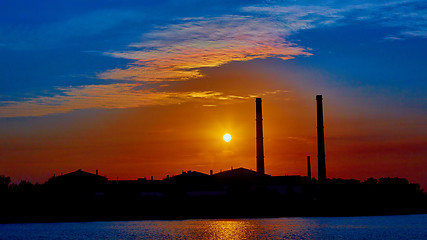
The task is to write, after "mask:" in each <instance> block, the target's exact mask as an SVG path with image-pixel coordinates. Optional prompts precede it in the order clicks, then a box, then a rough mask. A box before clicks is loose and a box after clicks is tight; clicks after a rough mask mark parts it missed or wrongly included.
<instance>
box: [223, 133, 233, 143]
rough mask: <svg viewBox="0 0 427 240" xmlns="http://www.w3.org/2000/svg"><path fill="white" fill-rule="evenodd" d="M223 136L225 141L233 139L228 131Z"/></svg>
mask: <svg viewBox="0 0 427 240" xmlns="http://www.w3.org/2000/svg"><path fill="white" fill-rule="evenodd" d="M222 138H223V139H224V141H226V142H229V141H231V135H230V134H228V133H226V134H224V136H223V137H222Z"/></svg>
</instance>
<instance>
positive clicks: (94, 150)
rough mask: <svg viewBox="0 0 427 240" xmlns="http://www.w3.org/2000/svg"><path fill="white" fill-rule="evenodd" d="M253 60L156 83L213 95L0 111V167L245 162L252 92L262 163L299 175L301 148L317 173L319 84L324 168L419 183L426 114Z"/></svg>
mask: <svg viewBox="0 0 427 240" xmlns="http://www.w3.org/2000/svg"><path fill="white" fill-rule="evenodd" d="M265 61H267V60H265ZM262 63H263V61H258V62H257V63H256V66H257V67H254V66H255V63H253V62H251V61H249V62H244V63H241V62H240V63H232V64H226V65H223V66H220V67H217V68H210V69H202V73H203V74H204V75H205V76H204V77H202V78H198V79H197V80H196V79H193V80H186V81H184V82H172V83H170V84H169V85H168V86H163V87H161V88H163V89H165V91H166V90H167V91H174V92H178V93H179V92H189V91H190V90H191V91H198V92H203V91H211V92H221V93H223V95H221V96H220V97H219V98H218V97H215V98H206V97H204V96H200V97H199V98H198V97H193V100H192V101H184V102H178V103H176V104H166V105H163V104H160V105H153V106H143V107H137V108H128V109H108V110H107V109H98V110H90V109H89V110H76V111H72V112H69V113H64V114H54V115H47V116H40V117H27V118H10V119H1V120H0V121H1V125H0V129H1V132H2V135H1V138H0V164H1V169H2V172H1V174H5V175H7V176H11V177H12V179H13V180H14V181H15V182H16V181H19V180H21V179H27V180H30V181H33V182H36V181H37V182H40V183H42V182H44V181H46V180H47V179H48V178H49V177H50V176H52V175H53V174H54V173H55V174H60V173H61V172H64V173H66V172H70V171H74V170H76V169H79V168H82V169H83V170H85V171H89V172H95V170H96V169H99V172H100V174H101V175H104V176H107V177H108V178H110V179H115V178H116V177H117V176H118V177H119V178H120V179H136V178H139V177H147V178H149V177H150V176H154V178H155V179H162V178H164V177H165V176H166V175H167V174H169V175H175V174H179V173H181V171H182V170H196V171H201V172H204V173H208V172H209V170H211V169H212V170H213V171H214V172H218V171H220V170H226V169H230V168H231V167H234V168H237V167H245V168H249V169H255V160H256V156H255V154H256V151H255V96H259V97H262V98H263V117H264V138H265V140H264V146H265V168H266V173H267V174H272V175H285V174H287V175H306V156H307V155H310V156H312V175H313V176H315V177H317V163H316V161H317V157H316V155H317V150H316V119H315V117H316V109H315V95H316V94H323V96H324V114H325V135H326V165H327V176H328V177H329V178H333V177H335V178H338V177H340V178H356V179H361V180H363V179H366V178H367V177H371V176H372V177H383V176H384V177H405V178H408V179H409V180H410V181H413V182H417V183H421V184H422V185H423V186H424V187H425V186H427V179H426V178H425V175H426V174H425V170H424V169H425V164H426V163H425V156H427V152H426V151H427V150H426V148H425V146H426V143H427V142H426V139H425V138H424V136H423V133H422V132H419V131H418V129H419V127H420V126H421V125H422V124H423V122H424V121H425V120H426V119H423V116H422V115H420V116H419V117H417V115H416V114H417V113H416V112H410V111H409V110H402V109H398V110H399V113H402V111H403V112H405V111H406V112H405V113H407V114H408V115H402V114H399V115H397V114H396V113H395V112H394V110H395V109H393V107H392V106H389V107H384V106H382V105H380V104H378V103H376V102H375V100H376V99H375V97H370V98H369V97H368V98H365V99H360V98H358V97H359V96H358V95H357V93H350V92H346V90H345V89H341V91H337V90H336V89H334V88H328V89H327V88H326V87H323V88H319V87H318V84H319V81H320V82H322V78H324V77H321V78H320V79H316V80H317V82H316V83H315V82H314V81H312V80H310V77H308V78H307V77H306V76H305V79H306V80H305V82H304V81H302V80H301V78H302V75H301V74H300V75H298V73H297V72H289V71H288V70H283V69H282V70H277V68H273V67H271V68H270V67H268V66H271V65H272V64H271V63H269V64H265V65H263V64H262ZM276 64H277V63H276ZM273 65H274V64H273ZM275 69H276V70H275ZM307 79H308V80H307ZM310 81H311V82H310ZM316 84H317V85H316ZM143 87H147V88H149V87H150V85H145V86H143ZM221 97H222V98H221ZM368 105H369V108H368V107H367V106H368ZM226 132H228V133H230V134H231V135H232V136H233V139H232V141H231V142H229V143H225V142H224V141H223V140H222V136H223V134H225V133H226Z"/></svg>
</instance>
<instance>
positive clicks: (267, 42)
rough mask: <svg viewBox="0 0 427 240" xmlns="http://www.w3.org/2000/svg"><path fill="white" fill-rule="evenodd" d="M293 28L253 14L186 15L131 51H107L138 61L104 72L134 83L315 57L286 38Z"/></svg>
mask: <svg viewBox="0 0 427 240" xmlns="http://www.w3.org/2000/svg"><path fill="white" fill-rule="evenodd" d="M289 33H290V29H287V28H283V27H280V26H278V25H277V24H276V23H274V22H271V21H267V20H266V19H256V18H254V17H249V16H237V15H229V16H221V17H214V18H196V19H183V20H181V22H180V23H177V24H172V25H168V26H165V27H161V28H159V29H156V30H154V31H152V32H149V33H147V34H144V35H143V36H142V40H141V42H137V43H133V44H130V45H129V47H130V48H131V49H130V50H125V51H113V52H107V53H105V54H106V55H108V56H112V57H116V58H125V59H130V60H135V62H133V63H132V64H130V65H129V66H127V67H126V68H123V69H119V68H117V69H113V70H109V71H107V72H104V73H101V74H99V75H98V77H99V78H101V79H115V80H134V81H144V82H152V81H176V80H183V79H188V78H196V77H201V73H200V71H199V69H200V68H204V67H217V66H220V65H222V64H225V63H228V62H231V61H248V60H252V59H256V58H267V57H276V58H281V59H284V60H287V59H291V58H294V57H295V56H299V55H310V53H308V52H307V50H306V49H305V48H303V47H299V46H297V45H295V44H292V43H290V42H288V41H286V40H285V37H286V36H287V35H289Z"/></svg>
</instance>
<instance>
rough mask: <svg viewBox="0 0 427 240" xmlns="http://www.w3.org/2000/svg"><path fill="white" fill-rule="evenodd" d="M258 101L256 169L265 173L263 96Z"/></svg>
mask: <svg viewBox="0 0 427 240" xmlns="http://www.w3.org/2000/svg"><path fill="white" fill-rule="evenodd" d="M255 102H256V171H257V172H258V173H262V174H264V173H265V171H264V143H263V138H264V137H263V133H262V105H261V98H257V99H256V100H255Z"/></svg>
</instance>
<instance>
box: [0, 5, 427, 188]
mask: <svg viewBox="0 0 427 240" xmlns="http://www.w3.org/2000/svg"><path fill="white" fill-rule="evenodd" d="M426 56H427V3H426V2H425V1H423V0H407V1H381V0H378V1H364V0H361V1H292V0H289V1H246V0H245V1H238V0H236V1H234V0H232V1H222V0H215V1H211V0H205V1H194V0H180V1H176V0H170V1H133V0H123V1H112V0H109V1H88V0H84V1H83V0H75V1H58V0H55V1H53V0H45V1H31V0H18V1H9V0H7V1H1V2H0V175H6V176H11V178H12V180H13V181H15V182H17V181H20V180H29V181H31V182H39V183H43V182H44V181H46V180H47V179H48V178H49V177H51V176H53V174H60V173H61V172H63V173H67V172H71V171H75V170H77V169H79V168H81V169H83V170H85V171H89V172H95V170H96V169H98V170H99V173H100V174H101V175H103V176H106V177H108V178H110V179H116V177H119V179H137V178H143V177H147V178H149V177H150V176H153V177H154V179H163V178H165V177H166V175H177V174H180V173H181V172H182V171H187V170H195V171H200V172H204V173H209V170H213V171H214V172H219V171H224V170H228V169H231V168H237V167H245V168H248V169H255V168H256V156H255V154H256V150H255V138H256V136H255V98H256V97H262V99H263V114H264V115H263V117H264V148H265V169H266V173H267V174H271V175H275V176H278V175H306V156H311V159H312V175H313V176H316V177H317V161H316V160H317V157H316V156H317V150H316V109H315V96H316V95H317V94H321V95H323V98H324V115H325V116H324V117H325V136H326V167H327V176H328V177H329V178H354V179H359V180H364V179H366V178H368V177H376V178H379V177H404V178H407V179H408V180H409V181H411V182H415V183H419V184H421V185H422V186H423V187H424V188H426V187H427V172H426V167H427V101H426V100H427V99H426V96H425V93H426V89H427V84H426V82H427V81H426V80H427V67H426V66H427V57H426ZM225 133H230V134H231V135H232V137H233V139H232V140H231V141H230V142H228V143H226V142H224V141H223V140H222V136H223V135H224V134H225Z"/></svg>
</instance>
